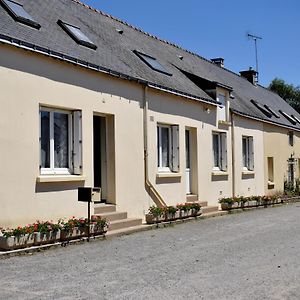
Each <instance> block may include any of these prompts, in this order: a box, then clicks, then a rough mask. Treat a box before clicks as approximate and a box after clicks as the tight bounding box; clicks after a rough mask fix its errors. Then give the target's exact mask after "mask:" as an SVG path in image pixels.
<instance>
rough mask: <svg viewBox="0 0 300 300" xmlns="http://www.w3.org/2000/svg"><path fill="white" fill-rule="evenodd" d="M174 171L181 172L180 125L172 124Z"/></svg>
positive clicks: (172, 164)
mask: <svg viewBox="0 0 300 300" xmlns="http://www.w3.org/2000/svg"><path fill="white" fill-rule="evenodd" d="M171 130H172V133H171V134H172V162H171V166H172V171H173V172H179V126H178V125H172V126H171Z"/></svg>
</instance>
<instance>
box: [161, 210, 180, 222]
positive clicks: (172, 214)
mask: <svg viewBox="0 0 300 300" xmlns="http://www.w3.org/2000/svg"><path fill="white" fill-rule="evenodd" d="M177 210H178V209H177V207H174V206H167V207H164V208H163V214H164V217H165V220H166V221H172V220H175V218H176V212H177Z"/></svg>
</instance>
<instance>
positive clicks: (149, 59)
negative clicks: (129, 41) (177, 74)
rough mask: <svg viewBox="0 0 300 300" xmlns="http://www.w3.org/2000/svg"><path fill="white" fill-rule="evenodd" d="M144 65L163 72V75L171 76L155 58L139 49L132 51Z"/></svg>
mask: <svg viewBox="0 0 300 300" xmlns="http://www.w3.org/2000/svg"><path fill="white" fill-rule="evenodd" d="M133 52H134V53H135V54H136V55H137V56H138V57H139V58H140V59H141V60H142V61H143V62H144V63H145V64H146V65H148V66H149V67H150V68H151V69H153V70H155V71H157V72H160V73H163V74H165V75H169V76H172V74H171V73H169V72H167V71H166V69H165V68H164V67H163V66H162V65H161V64H160V63H159V62H158V61H157V59H156V58H154V57H152V56H149V55H147V54H144V53H141V52H139V51H136V50H134V51H133Z"/></svg>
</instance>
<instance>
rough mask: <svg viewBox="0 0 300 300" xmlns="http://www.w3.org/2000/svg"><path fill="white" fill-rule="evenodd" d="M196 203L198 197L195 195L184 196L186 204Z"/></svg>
mask: <svg viewBox="0 0 300 300" xmlns="http://www.w3.org/2000/svg"><path fill="white" fill-rule="evenodd" d="M197 201H198V195H195V194H187V195H186V202H197Z"/></svg>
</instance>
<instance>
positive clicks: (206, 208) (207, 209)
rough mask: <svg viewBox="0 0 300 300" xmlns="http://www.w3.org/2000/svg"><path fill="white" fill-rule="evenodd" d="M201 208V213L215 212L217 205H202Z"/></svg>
mask: <svg viewBox="0 0 300 300" xmlns="http://www.w3.org/2000/svg"><path fill="white" fill-rule="evenodd" d="M201 210H202V214H207V213H211V212H217V211H219V206H203V207H201Z"/></svg>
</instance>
